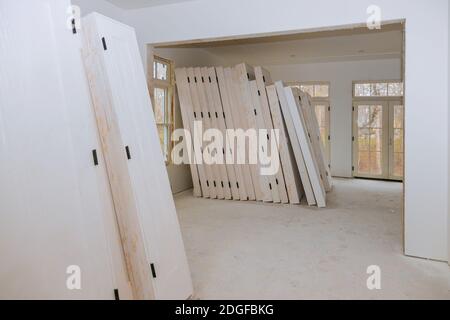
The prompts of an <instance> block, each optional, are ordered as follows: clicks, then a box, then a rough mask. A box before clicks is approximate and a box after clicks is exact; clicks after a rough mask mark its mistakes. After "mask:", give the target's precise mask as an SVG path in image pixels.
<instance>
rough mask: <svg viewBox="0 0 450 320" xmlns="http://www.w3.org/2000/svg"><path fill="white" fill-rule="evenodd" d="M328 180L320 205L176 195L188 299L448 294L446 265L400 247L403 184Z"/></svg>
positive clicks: (427, 296) (448, 269)
mask: <svg viewBox="0 0 450 320" xmlns="http://www.w3.org/2000/svg"><path fill="white" fill-rule="evenodd" d="M334 184H335V187H334V190H333V191H332V193H331V194H329V196H328V208H327V209H322V210H318V209H315V208H309V207H307V206H305V205H303V206H290V205H273V204H261V203H252V202H236V201H220V200H208V199H199V198H194V197H192V196H191V192H190V191H187V192H185V193H182V194H179V195H177V196H176V197H175V201H176V206H177V209H178V214H179V216H180V223H181V227H182V232H183V238H184V241H185V246H186V250H187V256H188V259H189V264H190V267H191V273H192V276H193V283H194V290H195V296H194V298H196V299H410V298H418V299H431V298H435V299H450V267H449V266H448V265H447V264H446V263H442V262H434V261H427V260H422V259H417V258H409V257H405V256H403V255H402V235H401V232H402V227H401V202H402V201H401V197H402V185H401V184H400V183H390V182H379V181H366V180H344V179H336V180H335V182H334ZM369 265H378V266H379V267H380V268H381V290H373V291H370V290H368V289H367V285H366V280H367V278H368V276H369V275H368V274H367V273H366V270H367V267H368V266H369Z"/></svg>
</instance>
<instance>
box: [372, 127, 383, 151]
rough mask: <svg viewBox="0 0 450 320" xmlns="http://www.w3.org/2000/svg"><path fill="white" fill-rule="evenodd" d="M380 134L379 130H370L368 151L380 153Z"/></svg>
mask: <svg viewBox="0 0 450 320" xmlns="http://www.w3.org/2000/svg"><path fill="white" fill-rule="evenodd" d="M381 144H382V132H381V129H370V151H377V152H381Z"/></svg>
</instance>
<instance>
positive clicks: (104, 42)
mask: <svg viewBox="0 0 450 320" xmlns="http://www.w3.org/2000/svg"><path fill="white" fill-rule="evenodd" d="M102 44H103V50H105V51H106V50H108V47H107V46H106V40H105V37H103V38H102Z"/></svg>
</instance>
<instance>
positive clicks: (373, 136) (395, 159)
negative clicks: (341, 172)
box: [352, 100, 404, 181]
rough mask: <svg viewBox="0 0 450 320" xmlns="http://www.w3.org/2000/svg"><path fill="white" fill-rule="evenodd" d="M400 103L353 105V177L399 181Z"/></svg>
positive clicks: (400, 167) (401, 159) (361, 103)
mask: <svg viewBox="0 0 450 320" xmlns="http://www.w3.org/2000/svg"><path fill="white" fill-rule="evenodd" d="M403 110H404V108H403V103H402V102H401V100H399V101H394V100H389V101H388V100H385V101H356V102H354V106H353V138H352V139H353V168H352V169H353V176H355V177H360V178H374V179H389V180H399V181H401V180H403V161H404V156H403V154H404V149H403V134H404V123H403V121H404V120H403Z"/></svg>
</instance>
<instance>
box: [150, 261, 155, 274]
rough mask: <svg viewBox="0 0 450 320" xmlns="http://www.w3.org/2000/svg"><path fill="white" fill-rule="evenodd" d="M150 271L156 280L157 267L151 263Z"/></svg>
mask: <svg viewBox="0 0 450 320" xmlns="http://www.w3.org/2000/svg"><path fill="white" fill-rule="evenodd" d="M150 269H152V277H153V278H156V270H155V265H154V264H153V263H150Z"/></svg>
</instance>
